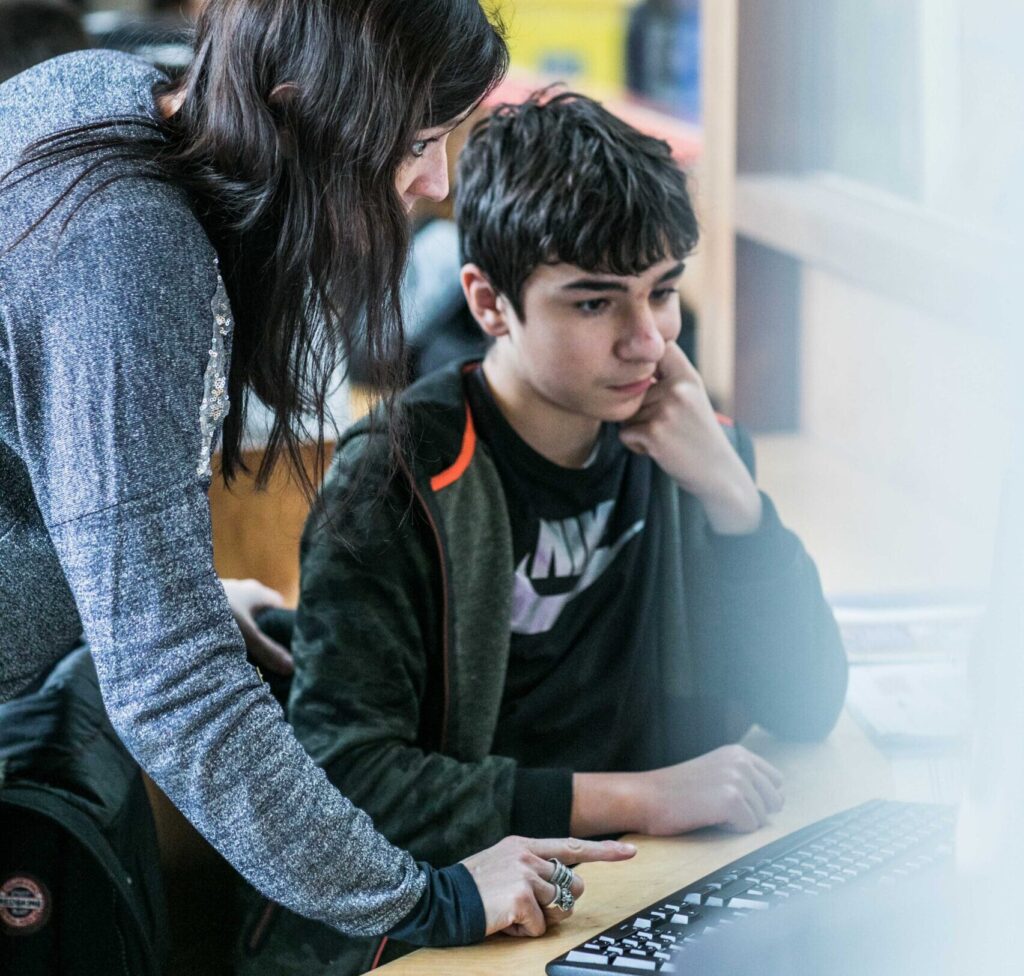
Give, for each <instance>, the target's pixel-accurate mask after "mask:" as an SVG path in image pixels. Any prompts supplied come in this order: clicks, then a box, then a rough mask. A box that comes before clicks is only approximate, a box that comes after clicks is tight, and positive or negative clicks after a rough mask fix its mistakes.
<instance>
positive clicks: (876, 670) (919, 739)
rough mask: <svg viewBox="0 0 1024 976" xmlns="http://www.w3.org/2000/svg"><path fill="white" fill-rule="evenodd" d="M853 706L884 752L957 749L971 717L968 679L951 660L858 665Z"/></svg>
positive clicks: (851, 695) (849, 700)
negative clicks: (926, 748) (955, 744)
mask: <svg viewBox="0 0 1024 976" xmlns="http://www.w3.org/2000/svg"><path fill="white" fill-rule="evenodd" d="M847 705H848V707H849V709H850V712H851V714H852V715H853V717H854V718H855V719H857V721H858V722H860V723H861V725H862V726H864V728H865V730H866V731H867V732H868V734H869V735H871V736H872V737H873V738H874V739H875V740H876V741H877V742H878V743H879V745H881V746H883V747H895V748H902V747H925V746H941V745H943V744H946V745H952V744H954V743H956V742H958V741H960V740H961V739H962V738H963V736H964V735H965V733H966V731H967V725H968V721H969V718H970V699H969V695H968V682H967V677H966V674H965V673H964V670H963V668H962V667H960V666H956V665H954V664H952V663H950V662H949V661H917V662H915V663H912V664H901V663H881V664H879V663H874V664H855V665H853V666H852V667H851V668H850V686H849V692H848V696H847Z"/></svg>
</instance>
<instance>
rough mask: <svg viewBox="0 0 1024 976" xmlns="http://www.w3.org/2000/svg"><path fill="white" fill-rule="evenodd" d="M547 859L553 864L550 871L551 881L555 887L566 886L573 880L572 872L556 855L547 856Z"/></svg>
mask: <svg viewBox="0 0 1024 976" xmlns="http://www.w3.org/2000/svg"><path fill="white" fill-rule="evenodd" d="M548 860H549V861H550V862H551V863H552V864H553V865H554V866H555V870H554V871H553V872H552V873H551V879H550V880H551V883H552V884H553V885H554V886H555V887H556V888H562V887H565V888H568V887H569V886H570V885H571V884H572V882H573V877H574V876H573V873H572V871H570V870H569V868H567V867H566V866H565V865H564V864H563V863H562V862H561V861H559V860H558V858H557V857H549V858H548Z"/></svg>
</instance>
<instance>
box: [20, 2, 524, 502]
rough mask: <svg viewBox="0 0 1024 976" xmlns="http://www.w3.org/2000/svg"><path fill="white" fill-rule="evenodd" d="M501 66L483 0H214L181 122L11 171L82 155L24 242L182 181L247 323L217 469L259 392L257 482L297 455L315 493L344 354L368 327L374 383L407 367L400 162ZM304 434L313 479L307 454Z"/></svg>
mask: <svg viewBox="0 0 1024 976" xmlns="http://www.w3.org/2000/svg"><path fill="white" fill-rule="evenodd" d="M507 64H508V53H507V50H506V47H505V43H504V39H503V30H502V27H501V25H500V22H499V21H497V20H496V18H495V17H494V16H493V15H492V18H491V19H488V17H487V15H486V14H485V13H484V11H483V10H482V9H481V7H480V4H479V2H478V0H208V2H207V3H206V4H204V6H203V9H202V12H201V14H200V16H199V20H198V23H197V26H196V40H195V56H194V59H193V61H192V63H191V65H190V67H189V68H188V69H187V71H186V73H185V74H184V76H183V77H182V78H181V79H180V81H178V82H176V83H170V82H168V83H166V84H163V85H160V86H158V88H157V91H156V92H155V94H156V95H157V96H158V97H160V96H173V95H175V94H180V95H183V96H184V101H183V103H182V105H181V108H180V109H179V110H178V111H177V113H176V114H174V115H173V116H172V117H171V118H170V119H166V120H165V119H163V118H149V117H133V118H121V119H112V120H107V121H103V122H98V123H93V124H87V125H83V126H78V127H75V128H71V129H67V130H65V131H62V132H58V133H56V134H54V135H51V136H48V137H46V138H45V139H42V140H40V141H39V142H37V143H34V144H33V145H32V146H30V147H29V148H28V150H27V151H26V153H25V154H24V156H23V157H22V159H21V161H20V163H19V165H18V166H17V167H16V168H15V170H13V171H12V172H11V173H9V174H7V176H6V177H5V179H8V178H10V177H11V176H12V175H15V176H16V180H17V181H20V180H21V179H25V178H29V177H31V175H33V174H34V173H36V172H38V171H40V170H41V169H45V168H48V167H50V166H53V165H57V164H60V163H64V162H66V161H68V160H80V161H81V162H82V169H81V171H80V172H79V173H78V175H77V176H76V178H75V179H74V180H73V181H71V183H70V185H69V186H68V187H67V188H66V189H65V190H64V191H63V193H62V194H61V195H60V196H59V197H58V198H57V199H56V200H55V201H54V202H53V205H52V206H51V208H50V209H49V210H47V211H46V212H45V213H44V214H43V215H41V216H40V217H39V219H38V220H36V221H35V222H34V223H33V224H32V226H31V227H30V228H29V229H28V230H27V231H26V232H25V235H23V236H26V235H27V234H28V233H31V231H32V230H34V229H35V227H37V226H39V224H41V223H42V222H43V221H44V220H45V219H46V218H47V217H48V216H50V215H51V214H52V213H53V211H54V210H56V209H57V207H59V206H61V204H63V203H64V202H65V201H68V200H72V201H73V207H72V208H71V216H69V217H68V218H66V220H65V224H66V222H67V220H70V219H72V217H73V215H74V213H75V212H76V211H77V209H78V208H79V207H81V206H82V204H83V203H84V202H85V201H86V200H88V198H89V197H90V196H91V195H93V194H94V193H96V192H98V191H100V190H102V189H104V188H105V187H107V186H109V185H110V184H111V183H113V182H115V181H117V180H119V179H124V178H126V177H136V176H145V177H150V178H155V179H158V180H162V181H166V182H169V183H173V184H175V185H178V186H181V187H182V188H184V189H185V191H186V192H187V193H188V195H189V197H190V199H191V202H192V205H193V207H194V209H195V212H196V214H197V216H198V217H199V220H200V222H201V223H202V224H203V227H204V229H205V230H206V233H207V235H208V236H209V238H210V240H211V242H212V243H213V245H214V248H215V249H216V251H217V253H218V255H219V258H220V265H221V270H222V273H223V276H224V281H225V285H226V287H227V290H228V295H229V298H230V300H231V305H232V310H233V312H234V318H235V334H234V340H233V351H232V361H231V371H230V376H229V381H228V382H229V395H230V397H231V402H232V410H231V412H230V413H229V415H228V417H227V419H226V420H225V423H224V432H223V442H222V452H221V470H222V473H223V477H224V480H225V481H226V482H230V481H231V480H232V479H233V478H234V476H235V475H236V474H237V473H238V471H239V470H244V469H245V465H244V463H243V460H242V434H243V429H244V422H245V414H246V400H247V396H248V394H249V392H250V391H251V392H253V393H255V394H256V395H257V396H258V397H259V398H260V399H261V400H262V401H263V402H264V403H265V404H266V405H267V406H268V407H269V408H270V409H271V411H272V414H273V418H274V419H273V425H272V428H271V430H270V433H269V440H268V444H267V449H266V451H265V453H264V456H263V460H262V462H261V464H260V467H259V470H258V472H257V484H260V485H262V484H265V482H266V480H267V478H268V477H269V475H270V473H271V471H272V470H273V468H274V466H275V464H276V462H277V461H278V459H279V458H280V457H281V455H282V454H287V455H288V457H289V459H290V461H291V463H292V469H293V472H294V474H295V476H296V477H297V479H298V481H299V483H300V484H301V485H302V487H303V488H304V489H305V490H306V491H307V493H309V494H310V495H311V494H312V493H313V491H314V485H315V483H317V482H318V481H319V477H320V475H321V473H322V470H323V457H324V433H323V432H324V415H325V399H326V396H327V393H328V391H329V386H330V382H331V379H332V376H333V375H334V373H335V369H336V367H337V364H338V361H339V358H338V357H339V353H340V354H345V353H347V352H348V350H349V349H350V348H351V346H352V342H353V340H354V338H355V336H356V334H357V333H360V334H361V339H362V341H364V342H365V344H366V350H367V358H368V360H369V362H370V363H371V366H372V375H373V378H374V380H375V385H376V386H377V387H378V388H379V389H382V390H391V389H394V388H395V386H396V383H397V379H398V376H399V370H400V365H401V358H402V313H401V305H400V286H401V279H402V274H403V270H404V267H405V261H406V255H407V250H408V244H409V229H408V227H409V225H408V218H407V214H406V212H405V208H404V205H403V203H402V201H401V200H400V199H399V196H398V193H397V192H396V189H395V175H396V172H397V170H398V168H399V166H400V165H401V163H402V162H403V160H404V159H405V158H406V156H407V154H408V152H409V148H410V146H411V145H412V143H413V142H414V141H415V138H416V134H417V132H418V131H419V130H421V129H423V128H432V127H435V126H439V125H443V124H445V123H447V122H449V121H452V120H454V119H456V118H457V117H459V116H460V115H462V114H463V113H464V112H465V111H466V110H468V109H469V108H471V107H472V106H473V105H474V104H475V103H477V102H478V101H479V100H480V99H481V98H483V96H484V95H485V94H486V93H487V92H488V91H489V90H490V89H491V88H492V87H493V86H494V85H495V84H496V83H497V82H498V81H499V80H500V79H501V78H502V76H503V75H504V72H505V70H506V68H507ZM125 163H127V164H128V165H127V166H125V165H123V164H125ZM76 190H80V191H81V192H79V193H78V195H77V197H76V196H75V193H76ZM307 417H312V418H313V422H314V424H315V425H316V429H315V430H313V431H310V430H309V429H307V420H306V418H307ZM310 435H312V440H313V441H314V443H315V444H316V445H317V451H316V462H315V464H314V471H313V475H312V478H311V477H310V475H309V474H308V473H307V470H306V466H305V464H304V463H303V458H302V453H301V447H302V445H303V443H304V442H305V441H307V440H309V439H310ZM392 437H393V441H392V444H393V446H394V444H395V443H397V438H398V437H399V435H398V434H396V433H393V434H392Z"/></svg>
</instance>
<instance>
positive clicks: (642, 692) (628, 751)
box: [466, 369, 660, 772]
mask: <svg viewBox="0 0 1024 976" xmlns="http://www.w3.org/2000/svg"><path fill="white" fill-rule="evenodd" d="M466 386H467V394H468V397H469V402H470V408H471V409H472V411H473V417H474V421H475V423H476V427H477V432H478V435H479V437H480V439H481V441H483V442H484V443H485V444H487V445H488V447H489V449H490V452H491V454H492V456H493V458H494V462H495V464H496V465H497V468H498V472H499V474H500V476H501V480H502V485H503V487H504V490H505V497H506V500H507V504H508V515H509V520H510V524H511V528H512V546H513V553H514V556H513V558H514V562H515V592H514V596H513V607H512V625H511V628H512V634H511V653H510V658H509V666H508V676H507V679H506V684H505V693H504V698H503V701H502V707H501V713H500V717H499V721H498V727H497V731H496V734H495V740H494V745H493V752H494V753H496V754H498V755H506V756H513V757H515V758H516V759H517V760H518V761H519V763H520V765H521V766H522V767H527V768H529V767H534V768H548V769H550V768H552V767H565V768H569V769H574V770H577V771H580V772H601V771H613V770H619V771H628V770H634V769H645V768H650V766H651V763H652V762H654V761H657V760H658V759H660V749H659V748H658V742H657V740H658V739H659V738H660V736H659V734H658V733H659V729H660V722H659V721H657V720H656V712H657V703H658V698H659V696H658V694H657V690H658V674H657V657H658V656H657V655H656V654H655V653H654V649H653V648H652V647H651V646H650V642H649V641H648V640H646V638H645V626H644V622H645V620H650V619H653V613H652V612H651V608H653V606H654V600H655V599H656V592H655V587H656V585H657V581H656V580H653V579H648V578H646V577H645V574H644V573H642V572H641V571H640V567H641V566H642V565H643V562H644V559H643V556H644V547H645V546H646V545H647V541H648V540H649V539H650V538H652V535H651V534H652V533H653V532H657V526H652V525H650V524H648V521H647V520H648V518H649V507H650V506H649V499H650V491H651V472H652V466H651V461H650V460H649V459H648V458H644V457H640V456H637V455H635V454H633V453H632V452H630V451H628V450H626V449H625V448H624V447H623V446H622V444H621V442H620V441H619V438H618V428H617V426H616V425H612V424H606V425H604V426H603V427H602V429H601V433H600V435H599V438H598V442H597V444H596V446H595V449H594V452H593V454H592V455H591V457H590V460H589V462H588V464H587V465H586V466H585V467H584V468H581V469H572V468H563V467H561V466H559V465H557V464H554V463H553V462H551V461H548V460H547V459H546V458H545V457H543V456H542V455H540V454H538V453H537V452H536V451H534V450H533V449H532V448H531V447H530V446H529V445H527V444H526V443H525V441H523V440H522V439H521V438H520V437H519V436H518V435H517V434H516V432H515V430H514V429H513V428H512V427H511V425H510V424H509V423H508V421H507V420H506V419H505V417H504V416H503V415H502V413H501V411H500V409H499V408H498V406H497V404H496V403H495V401H494V399H493V397H492V395H491V393H490V391H489V389H488V387H487V381H486V378H485V377H484V373H483V370H482V369H477V370H474V371H473V372H472V373H470V374H469V375H468V377H467V382H466Z"/></svg>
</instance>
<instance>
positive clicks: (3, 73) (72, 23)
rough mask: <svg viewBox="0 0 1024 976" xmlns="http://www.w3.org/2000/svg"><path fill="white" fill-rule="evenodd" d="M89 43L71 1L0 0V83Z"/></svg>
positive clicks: (76, 10) (79, 16)
mask: <svg viewBox="0 0 1024 976" xmlns="http://www.w3.org/2000/svg"><path fill="white" fill-rule="evenodd" d="M90 46H91V43H90V41H89V37H88V35H87V34H86V33H85V28H84V27H83V26H82V18H81V14H80V13H79V11H78V9H77V8H76V7H75V6H74V5H72V4H71V3H67V2H65V0H0V84H2V83H3V82H5V81H7V79H8V78H13V77H14V76H15V75H17V74H20V73H21V72H22V71H24V70H25V69H26V68H31V67H32V66H33V65H34V64H38V63H39V62H40V61H47V60H48V59H50V58H55V57H57V55H59V54H67V53H68V52H69V51H80V50H82V49H83V48H87V47H90Z"/></svg>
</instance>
